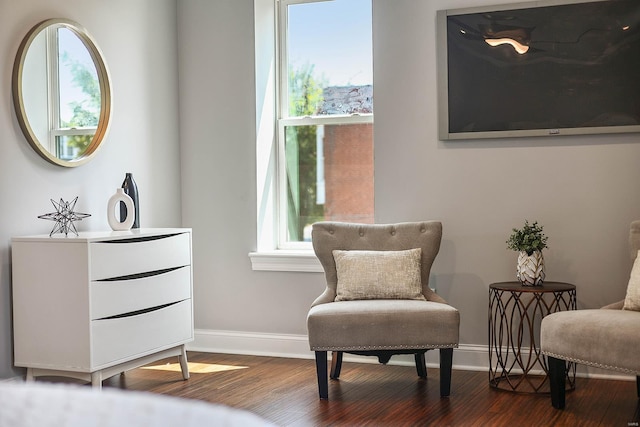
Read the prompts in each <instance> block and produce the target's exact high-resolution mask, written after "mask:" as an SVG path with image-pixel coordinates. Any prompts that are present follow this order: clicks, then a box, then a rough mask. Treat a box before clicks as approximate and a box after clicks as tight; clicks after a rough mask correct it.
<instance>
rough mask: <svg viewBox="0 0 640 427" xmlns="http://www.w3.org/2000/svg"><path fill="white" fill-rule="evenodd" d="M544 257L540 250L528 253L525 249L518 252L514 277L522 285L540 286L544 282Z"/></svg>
mask: <svg viewBox="0 0 640 427" xmlns="http://www.w3.org/2000/svg"><path fill="white" fill-rule="evenodd" d="M544 276H545V274H544V257H543V256H542V252H541V251H535V252H533V253H532V254H531V255H528V254H527V253H526V252H525V251H522V252H520V253H519V254H518V268H517V271H516V277H517V278H518V280H519V281H520V283H522V284H523V285H524V286H541V285H542V282H544Z"/></svg>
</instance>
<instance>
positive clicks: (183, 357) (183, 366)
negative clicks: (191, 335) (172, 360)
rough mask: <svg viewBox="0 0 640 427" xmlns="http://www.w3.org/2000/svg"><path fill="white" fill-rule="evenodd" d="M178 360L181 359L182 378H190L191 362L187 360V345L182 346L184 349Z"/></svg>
mask: <svg viewBox="0 0 640 427" xmlns="http://www.w3.org/2000/svg"><path fill="white" fill-rule="evenodd" d="M178 360H180V369H181V370H182V378H184V379H185V380H188V379H189V362H188V361H187V347H186V346H185V345H183V346H182V350H181V353H180V356H178Z"/></svg>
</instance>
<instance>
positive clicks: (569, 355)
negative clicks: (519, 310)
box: [540, 221, 640, 409]
mask: <svg viewBox="0 0 640 427" xmlns="http://www.w3.org/2000/svg"><path fill="white" fill-rule="evenodd" d="M629 247H630V254H631V258H632V259H634V260H635V258H636V256H637V254H638V250H639V249H640V221H634V222H633V223H631V231H630V233H629ZM623 305H624V301H620V302H617V303H614V304H610V305H607V306H605V307H602V308H601V309H588V310H575V311H563V312H558V313H553V314H550V315H549V316H546V317H545V318H544V319H542V323H541V326H540V350H541V351H542V353H543V354H544V355H545V356H547V361H548V363H547V365H548V368H549V381H550V383H549V385H550V387H551V404H552V405H553V407H554V408H557V409H563V408H564V407H565V387H566V378H567V370H566V362H567V361H569V362H574V363H578V364H583V365H589V366H595V367H598V368H602V369H609V370H614V371H619V372H625V373H629V374H633V375H635V376H636V392H637V396H638V397H639V398H640V357H638V353H639V352H640V333H638V331H640V312H637V311H630V310H622V307H623Z"/></svg>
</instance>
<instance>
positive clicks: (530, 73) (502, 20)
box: [436, 0, 640, 140]
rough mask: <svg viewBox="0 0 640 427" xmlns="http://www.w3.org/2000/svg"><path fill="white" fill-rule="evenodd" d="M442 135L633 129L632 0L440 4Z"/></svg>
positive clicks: (638, 90)
mask: <svg viewBox="0 0 640 427" xmlns="http://www.w3.org/2000/svg"><path fill="white" fill-rule="evenodd" d="M436 19H437V31H438V34H437V36H438V114H439V117H438V122H439V123H438V125H439V137H440V139H442V140H455V139H474V138H498V137H516V136H543V135H547V136H548V135H576V134H598V133H622V132H640V0H609V1H589V0H586V1H585V0H582V1H580V2H576V1H572V0H563V1H536V2H530V3H518V4H510V5H500V6H493V7H477V8H470V9H457V10H441V11H438V13H437V17H436Z"/></svg>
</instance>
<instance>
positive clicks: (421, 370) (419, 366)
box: [414, 352, 427, 378]
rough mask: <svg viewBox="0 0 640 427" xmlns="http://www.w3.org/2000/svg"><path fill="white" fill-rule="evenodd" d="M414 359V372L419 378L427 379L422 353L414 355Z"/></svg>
mask: <svg viewBox="0 0 640 427" xmlns="http://www.w3.org/2000/svg"><path fill="white" fill-rule="evenodd" d="M414 356H415V359H416V371H418V376H419V377H420V378H427V365H426V363H425V361H424V352H420V353H416V354H414Z"/></svg>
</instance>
